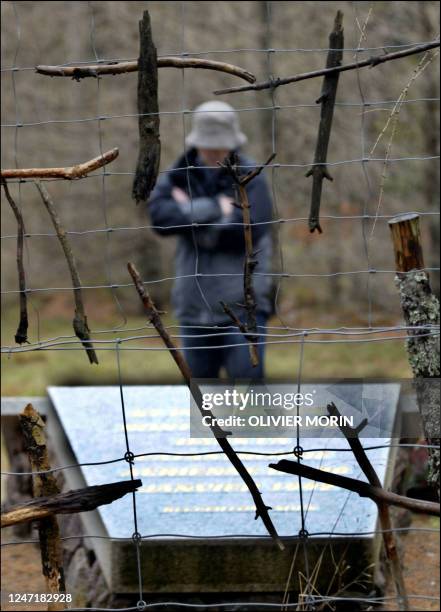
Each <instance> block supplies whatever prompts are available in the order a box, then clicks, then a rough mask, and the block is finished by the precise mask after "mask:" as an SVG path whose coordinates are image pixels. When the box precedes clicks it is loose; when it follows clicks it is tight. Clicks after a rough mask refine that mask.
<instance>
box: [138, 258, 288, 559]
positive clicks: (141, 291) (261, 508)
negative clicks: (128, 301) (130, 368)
mask: <svg viewBox="0 0 441 612" xmlns="http://www.w3.org/2000/svg"><path fill="white" fill-rule="evenodd" d="M127 268H128V270H129V273H130V276H131V277H132V280H133V283H134V285H135V288H136V290H137V292H138V295H139V297H140V299H141V301H142V303H143V306H144V309H145V311H146V313H147V316H148V318H149V321H150V323H152V324H153V326H154V327H155V329H156V331H157V332H158V334H159V336H160V337H161V339H162V341H163V342H164V344H165V346H166V347H167V348H168V349H169V351H170V354H171V356H172V357H173V359H174V361H175V363H176V365H177V366H178V368H179V370H180V372H181V374H182V376H183V377H184V380H185V383H186V385H187V386H188V388H189V389H190V393H191V394H192V396H193V399H194V401H195V403H196V405H197V407H198V409H199V411H200V412H201V414H203V415H204V416H207V417H209V420H210V422H212V418H214V417H213V414H212V412H211V411H209V410H203V408H202V393H201V390H200V388H199V386H198V385H197V384H195V382H194V381H193V380H192V373H191V370H190V367H189V366H188V363H187V362H186V360H185V358H184V356H183V355H182V353H181V352H180V351H179V350H178V349H177V348H176V346H175V344H174V343H173V340H172V339H171V337H170V335H169V333H168V332H167V330H166V329H165V327H164V325H163V323H162V320H161V317H160V315H159V313H158V311H157V309H156V307H155V305H154V303H153V301H152V299H151V298H150V296H149V294H148V293H147V291H146V290H145V287H144V285H143V282H142V280H141V277H140V275H139V272H138V270H137V269H136V268H135V266H134V265H133V264H132V263H129V264H127ZM214 422H215V421H214ZM210 429H211V431H212V433H213V434H214V436H215V438H216V440H217V442H218V444H219V446H220V447H221V449H222V450H223V451H224V453H225V455H226V456H227V457H228V459H229V460H230V462H231V464H232V465H233V466H234V468H235V469H236V470H237V472H238V474H239V476H240V477H241V478H242V480H243V481H244V483H245V484H246V486H247V487H248V490H249V492H250V493H251V496H252V498H253V500H254V504H255V506H256V516H255V518H256V519H257V518H259V517H260V518H261V519H262V522H263V524H264V525H265V527H266V529H267V531H268V533H269V534H270V536H271V537H272V538H273V540H274V541H275V542H276V544H277V545H278V547H279V549H280V550H284V548H285V547H284V545H283V543H282V542H281V540H280V538H279V536H278V534H277V531H276V528H275V527H274V525H273V522H272V520H271V518H270V516H269V513H268V510H269V509H270V507H269V506H266V505H265V503H264V501H263V499H262V495H261V493H260V491H259V489H258V488H257V485H256V483H255V482H254V480H253V478H252V476H251V475H250V474H249V472H248V470H247V469H246V467H245V466H244V464H243V463H242V461H241V460H240V459H239V457H238V455H237V454H236V451H235V450H234V449H233V448H232V446H231V445H230V443H229V442H228V440H227V438H226V436H227V435H229V432H225V431H224V430H222V429H221V428H220V427H219V425H217V424H216V422H215V424H211V425H210Z"/></svg>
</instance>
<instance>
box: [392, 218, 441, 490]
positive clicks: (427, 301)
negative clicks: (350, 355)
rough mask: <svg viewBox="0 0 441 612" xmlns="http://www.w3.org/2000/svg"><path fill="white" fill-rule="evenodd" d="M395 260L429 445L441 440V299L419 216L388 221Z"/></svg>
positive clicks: (435, 480) (435, 453)
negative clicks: (427, 263) (435, 328)
mask: <svg viewBox="0 0 441 612" xmlns="http://www.w3.org/2000/svg"><path fill="white" fill-rule="evenodd" d="M389 227H390V229H391V232H392V241H393V246H394V252H395V262H396V270H397V276H396V284H397V287H398V290H399V292H400V301H401V308H402V310H403V314H404V319H405V321H406V325H407V326H409V327H411V328H412V327H414V328H415V329H409V330H408V332H407V333H408V339H407V353H408V358H409V363H410V366H411V368H412V371H413V375H414V377H415V385H416V392H417V400H418V408H419V411H420V414H421V420H422V423H423V429H424V434H425V436H426V439H427V442H428V443H429V444H433V445H438V446H439V443H440V433H439V432H440V412H439V376H440V354H439V353H440V349H439V333H438V334H435V333H434V332H433V329H432V327H431V326H436V325H438V326H439V321H440V316H439V301H438V299H437V297H436V296H435V295H434V294H433V293H432V289H431V287H430V280H429V276H428V274H427V273H426V272H425V271H424V270H423V269H424V258H423V249H422V245H421V235H420V228H419V216H418V215H416V214H408V215H400V216H398V217H394V218H393V219H391V220H390V221H389ZM439 474H440V452H439V449H431V450H430V477H429V478H430V482H431V483H432V484H433V485H434V486H436V487H437V489H438V496H439Z"/></svg>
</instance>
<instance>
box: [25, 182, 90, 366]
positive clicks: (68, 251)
mask: <svg viewBox="0 0 441 612" xmlns="http://www.w3.org/2000/svg"><path fill="white" fill-rule="evenodd" d="M35 185H36V187H37V189H38V191H39V192H40V195H41V199H42V200H43V203H44V205H45V206H46V209H47V211H48V213H49V216H50V218H51V221H52V224H53V226H54V228H55V232H56V234H57V236H58V240H59V241H60V244H61V247H62V249H63V252H64V256H65V258H66V261H67V265H68V266H69V271H70V275H71V278H72V286H73V288H74V289H73V294H74V300H75V317H74V320H73V323H72V324H73V328H74V331H75V334H76V335H77V337H78V338H79V339H80V340H81V342H82V344H83V346H84V348H85V349H86V352H87V356H88V358H89V361H90V363H98V357H97V355H96V353H95V351H94V348H93V345H92V343H91V341H90V329H89V326H88V324H87V317H86V312H85V309H84V303H83V296H82V292H81V280H80V275H79V274H78V269H77V264H76V261H75V257H74V254H73V251H72V248H71V246H70V243H69V240H68V238H67V234H66V230H65V229H64V227H63V226H62V224H61V221H60V218H59V216H58V213H57V209H56V208H55V205H54V203H53V202H52V200H51V197H50V195H49V193H48V192H47V190H46V188H45V186H44V185H43V184H42V183H40V181H36V182H35Z"/></svg>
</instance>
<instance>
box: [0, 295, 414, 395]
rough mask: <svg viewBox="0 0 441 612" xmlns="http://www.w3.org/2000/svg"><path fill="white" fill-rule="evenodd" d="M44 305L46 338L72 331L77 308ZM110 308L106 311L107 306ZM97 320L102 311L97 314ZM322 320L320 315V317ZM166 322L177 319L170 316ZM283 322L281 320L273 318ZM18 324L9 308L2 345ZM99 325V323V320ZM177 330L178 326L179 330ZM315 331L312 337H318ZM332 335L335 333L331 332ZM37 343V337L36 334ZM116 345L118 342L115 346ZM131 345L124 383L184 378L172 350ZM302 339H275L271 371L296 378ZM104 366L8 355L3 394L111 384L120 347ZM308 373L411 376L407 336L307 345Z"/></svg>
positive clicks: (139, 321)
mask: <svg viewBox="0 0 441 612" xmlns="http://www.w3.org/2000/svg"><path fill="white" fill-rule="evenodd" d="M53 311H54V308H53V305H52V307H51V308H48V307H47V305H43V306H42V307H41V310H40V321H41V328H40V337H41V338H42V339H46V338H54V337H58V336H71V335H72V327H71V313H70V311H69V310H67V311H66V309H65V308H62V307H60V308H58V309H57V307H56V308H55V312H53ZM103 312H104V313H105V311H103ZM102 318H105V319H106V320H105V321H102V320H101V321H100V323H101V325H100V329H106V328H109V329H110V328H112V327H114V326H115V321H114V320H112V317H111V316H110V315H109V314H107V315H106V314H103V317H101V319H102ZM94 319H96V316H95V317H94ZM316 320H318V317H317V318H316ZM164 322H165V323H166V324H169V325H170V324H173V323H175V321H174V320H173V319H172V318H171V317H170V316H168V315H167V316H165V317H164ZM145 324H146V321H145V319H144V318H143V317H142V316H131V317H130V318H129V320H128V322H127V325H126V327H127V328H128V329H129V328H136V327H142V326H145ZM270 324H272V325H278V324H279V323H278V322H277V320H275V319H274V320H273V321H271V323H270ZM16 325H17V311H16V308H15V307H14V308H6V309H3V318H2V338H3V341H2V344H3V345H8V346H9V345H13V342H11V340H13V337H14V333H15V329H16ZM94 325H95V328H96V322H95V320H94ZM35 327H36V323H35V322H32V321H31V325H30V332H31V331H33V332H35ZM175 331H176V332H177V330H175ZM138 333H148V334H151V333H152V334H153V333H154V332H153V331H150V330H149V331H146V330H144V331H141V332H125V331H124V330H121V331H120V332H119V335H120V337H126V336H129V335H133V334H134V335H137V334H138ZM95 337H97V338H100V339H112V338H113V339H115V338H117V337H118V336H117V335H116V334H109V333H106V334H100V335H97V336H95ZM316 338H317V336H310V337H309V338H307V339H306V342H308V340H313V339H316ZM326 338H327V339H329V336H327V337H326ZM31 339H32V340H33V341H34V342H35V338H34V337H32V338H31ZM135 342H136V345H137V346H141V345H142V346H154V347H157V348H162V344H161V342H160V341H159V340H158V339H156V338H153V339H148V340H142V341H140V340H137V341H135ZM112 346H114V345H112ZM128 346H130V344H125V343H124V344H123V345H122V350H121V351H120V357H121V369H122V378H123V382H124V383H126V384H161V383H166V382H167V383H170V382H171V383H179V382H181V380H182V379H181V377H180V374H179V372H178V370H177V368H176V366H175V364H174V362H173V360H172V358H171V356H170V355H169V353H168V352H167V351H165V350H155V351H130V350H124V347H128ZM299 356H300V345H299V344H273V345H268V346H267V349H266V360H265V363H266V374H267V377H268V378H272V379H288V380H289V379H293V380H296V377H297V374H298V367H299ZM98 358H99V361H100V363H99V365H90V364H89V362H88V360H87V357H86V354H85V352H84V351H83V350H75V351H71V350H63V351H56V350H44V351H32V352H29V353H16V354H12V353H11V354H9V355H8V354H3V355H2V386H1V390H2V395H4V396H16V395H44V394H45V393H46V387H47V386H49V385H103V384H107V385H111V384H116V383H117V381H118V378H117V377H118V370H117V362H116V355H115V351H114V350H109V351H99V352H98ZM303 376H304V377H305V378H334V377H339V378H340V377H342V378H343V377H347V378H369V377H372V378H375V377H378V378H405V377H408V376H410V370H409V366H408V363H407V356H406V351H405V346H404V342H403V340H390V341H387V342H367V343H358V342H357V343H341V344H312V343H307V344H306V345H305V349H304V360H303Z"/></svg>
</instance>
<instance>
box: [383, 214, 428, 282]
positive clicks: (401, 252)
mask: <svg viewBox="0 0 441 612" xmlns="http://www.w3.org/2000/svg"><path fill="white" fill-rule="evenodd" d="M389 227H390V230H391V233H392V241H393V245H394V252H395V264H396V269H397V272H409V271H410V270H422V269H423V268H424V258H423V249H422V248H421V234H420V217H419V215H416V214H408V215H399V216H398V217H394V218H393V219H391V220H390V221H389Z"/></svg>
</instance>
